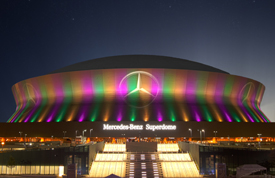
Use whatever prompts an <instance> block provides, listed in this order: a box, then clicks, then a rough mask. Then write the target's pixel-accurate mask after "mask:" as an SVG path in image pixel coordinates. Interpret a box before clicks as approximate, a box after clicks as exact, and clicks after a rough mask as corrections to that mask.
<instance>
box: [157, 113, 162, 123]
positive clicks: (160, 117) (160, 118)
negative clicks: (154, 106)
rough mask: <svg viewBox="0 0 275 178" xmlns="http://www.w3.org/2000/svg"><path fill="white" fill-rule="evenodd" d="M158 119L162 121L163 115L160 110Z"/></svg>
mask: <svg viewBox="0 0 275 178" xmlns="http://www.w3.org/2000/svg"><path fill="white" fill-rule="evenodd" d="M158 121H159V122H161V121H162V116H161V113H160V111H158Z"/></svg>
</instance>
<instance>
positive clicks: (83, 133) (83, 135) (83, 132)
mask: <svg viewBox="0 0 275 178" xmlns="http://www.w3.org/2000/svg"><path fill="white" fill-rule="evenodd" d="M86 131H87V129H85V130H83V131H82V136H83V137H84V132H86Z"/></svg>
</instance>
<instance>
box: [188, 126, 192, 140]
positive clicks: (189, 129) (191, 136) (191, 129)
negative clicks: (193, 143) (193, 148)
mask: <svg viewBox="0 0 275 178" xmlns="http://www.w3.org/2000/svg"><path fill="white" fill-rule="evenodd" d="M188 130H189V131H190V138H192V129H190V128H189V129H188Z"/></svg>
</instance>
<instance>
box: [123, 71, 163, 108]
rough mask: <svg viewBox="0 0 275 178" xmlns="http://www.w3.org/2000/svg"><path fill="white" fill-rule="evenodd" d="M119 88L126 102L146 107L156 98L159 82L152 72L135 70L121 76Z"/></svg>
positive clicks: (134, 105)
mask: <svg viewBox="0 0 275 178" xmlns="http://www.w3.org/2000/svg"><path fill="white" fill-rule="evenodd" d="M119 89H120V93H121V95H122V97H123V100H124V101H125V102H126V103H127V104H129V105H130V106H133V107H146V106H148V105H149V104H151V103H152V102H153V101H154V100H155V99H156V97H157V95H158V92H159V83H158V80H157V79H156V77H155V76H153V75H152V74H150V73H148V72H145V71H135V72H131V73H129V74H127V75H126V76H125V77H123V78H122V80H121V81H120V84H119Z"/></svg>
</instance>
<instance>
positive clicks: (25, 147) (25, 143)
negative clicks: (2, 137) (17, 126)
mask: <svg viewBox="0 0 275 178" xmlns="http://www.w3.org/2000/svg"><path fill="white" fill-rule="evenodd" d="M26 136H27V134H25V144H24V145H25V148H26Z"/></svg>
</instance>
